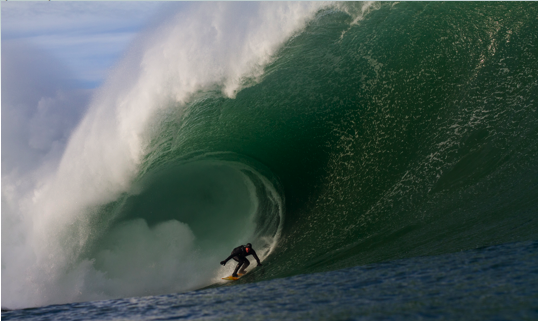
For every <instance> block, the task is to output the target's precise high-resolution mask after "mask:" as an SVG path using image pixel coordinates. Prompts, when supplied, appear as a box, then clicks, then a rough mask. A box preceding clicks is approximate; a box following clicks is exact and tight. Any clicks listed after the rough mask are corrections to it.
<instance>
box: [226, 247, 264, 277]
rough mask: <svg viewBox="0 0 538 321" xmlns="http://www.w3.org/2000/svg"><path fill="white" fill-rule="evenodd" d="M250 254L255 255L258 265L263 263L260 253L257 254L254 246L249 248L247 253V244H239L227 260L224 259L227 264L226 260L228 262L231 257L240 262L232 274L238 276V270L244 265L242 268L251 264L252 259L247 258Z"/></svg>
mask: <svg viewBox="0 0 538 321" xmlns="http://www.w3.org/2000/svg"><path fill="white" fill-rule="evenodd" d="M249 255H253V256H254V258H255V259H256V262H258V265H261V263H260V259H259V258H258V255H256V251H254V249H253V248H249V249H248V253H247V250H246V248H245V246H243V245H241V246H238V247H236V248H235V249H233V251H232V254H230V256H228V257H227V258H226V260H224V261H223V262H224V264H226V262H228V261H229V260H230V259H234V260H235V261H237V262H238V263H237V266H236V267H235V270H234V273H233V274H232V276H237V271H239V269H240V268H241V266H242V265H243V268H242V269H241V270H245V269H246V268H247V266H249V265H250V261H249V260H248V259H247V258H246V257H247V256H249Z"/></svg>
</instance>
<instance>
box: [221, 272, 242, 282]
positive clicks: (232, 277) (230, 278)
mask: <svg viewBox="0 0 538 321" xmlns="http://www.w3.org/2000/svg"><path fill="white" fill-rule="evenodd" d="M245 274H246V273H245ZM245 274H239V273H238V275H239V276H238V277H235V276H231V275H230V276H227V277H225V278H222V279H223V280H229V281H237V280H239V279H240V278H241V277H242V276H243V275H245Z"/></svg>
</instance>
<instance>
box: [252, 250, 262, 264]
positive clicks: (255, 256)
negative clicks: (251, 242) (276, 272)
mask: <svg viewBox="0 0 538 321" xmlns="http://www.w3.org/2000/svg"><path fill="white" fill-rule="evenodd" d="M252 256H254V258H255V259H256V262H258V265H262V263H261V262H260V259H259V258H258V255H256V252H255V251H254V250H252Z"/></svg>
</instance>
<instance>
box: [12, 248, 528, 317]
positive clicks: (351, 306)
mask: <svg viewBox="0 0 538 321" xmlns="http://www.w3.org/2000/svg"><path fill="white" fill-rule="evenodd" d="M261 273H263V270H262V269H261V268H260V269H256V270H255V271H254V272H253V273H252V274H251V279H250V281H254V280H255V278H256V276H257V275H259V274H261ZM2 319H3V320H179V319H188V320H247V319H248V320H386V319H391V320H421V319H435V320H536V319H538V242H537V241H532V242H520V243H509V244H503V245H498V246H492V247H487V248H481V249H476V250H470V251H465V252H459V253H453V254H445V255H439V256H430V257H415V258H410V259H403V260H397V261H391V262H384V263H378V264H370V265H366V266H357V267H353V268H347V269H342V270H336V271H330V272H324V273H313V274H303V275H297V276H293V277H288V278H282V279H273V280H270V281H263V282H257V283H246V284H239V285H237V286H221V287H217V288H210V289H205V290H199V291H193V292H188V293H180V294H170V295H161V296H149V297H140V298H126V299H119V300H107V301H98V302H84V303H73V304H65V305H53V306H48V307H42V308H36V309H26V310H18V311H10V312H4V313H2Z"/></svg>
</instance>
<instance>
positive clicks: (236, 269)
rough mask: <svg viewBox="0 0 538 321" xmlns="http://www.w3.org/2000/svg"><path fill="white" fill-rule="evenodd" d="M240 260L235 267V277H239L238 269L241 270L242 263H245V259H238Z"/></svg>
mask: <svg viewBox="0 0 538 321" xmlns="http://www.w3.org/2000/svg"><path fill="white" fill-rule="evenodd" d="M238 262H239V263H237V266H236V267H235V270H234V273H233V274H232V276H234V277H237V271H238V270H239V268H240V267H241V265H243V263H244V262H243V261H239V260H238Z"/></svg>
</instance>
